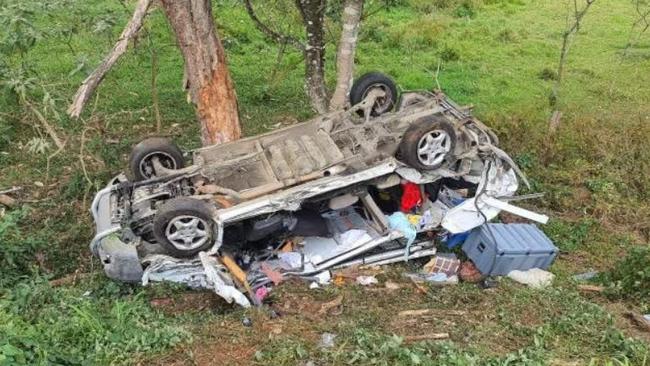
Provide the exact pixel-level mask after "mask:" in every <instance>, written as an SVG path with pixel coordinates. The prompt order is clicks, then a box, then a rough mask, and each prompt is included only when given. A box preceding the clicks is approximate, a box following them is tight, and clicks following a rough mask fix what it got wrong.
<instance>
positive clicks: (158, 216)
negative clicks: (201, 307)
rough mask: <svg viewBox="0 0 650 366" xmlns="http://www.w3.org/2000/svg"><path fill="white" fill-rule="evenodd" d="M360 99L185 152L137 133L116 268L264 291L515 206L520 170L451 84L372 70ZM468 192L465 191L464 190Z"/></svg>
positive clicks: (391, 252) (319, 277)
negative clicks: (401, 85) (427, 84)
mask: <svg viewBox="0 0 650 366" xmlns="http://www.w3.org/2000/svg"><path fill="white" fill-rule="evenodd" d="M350 96H351V104H352V107H351V108H350V109H348V110H345V111H338V112H332V113H329V114H326V115H321V116H318V117H316V118H314V119H312V120H310V121H307V122H304V123H300V124H296V125H293V126H290V127H287V128H283V129H279V130H276V131H273V132H270V133H267V134H263V135H260V136H254V137H249V138H245V139H242V140H239V141H234V142H230V143H225V144H221V145H215V146H209V147H204V148H201V149H198V150H195V151H193V152H192V153H191V161H192V163H191V164H189V165H188V164H186V161H185V157H184V155H183V153H182V152H181V151H180V150H179V149H178V147H176V146H175V145H174V144H173V143H171V142H170V141H169V140H167V139H162V138H152V139H147V140H145V141H143V142H141V143H140V144H138V145H136V146H135V147H134V149H133V151H132V154H131V157H130V161H129V167H130V174H129V175H130V177H129V178H127V177H126V175H124V174H121V175H119V176H118V177H116V178H115V179H114V180H113V181H112V182H110V184H109V185H108V186H107V187H106V188H104V189H103V190H101V191H100V192H98V193H97V195H96V197H95V199H94V201H93V204H92V213H93V217H94V219H95V222H96V226H97V235H96V236H95V237H94V238H93V240H92V242H91V245H90V247H91V250H92V252H93V254H94V255H96V256H97V257H98V258H100V260H101V261H102V263H103V265H104V269H105V272H106V273H107V275H108V276H109V277H111V278H113V279H116V280H120V281H130V282H143V283H144V284H146V283H148V282H149V281H159V280H168V281H175V282H182V283H186V284H188V285H190V286H192V287H203V288H210V289H212V290H214V291H216V292H217V293H218V294H219V295H221V296H222V297H224V298H225V299H226V300H228V301H229V302H232V301H233V300H234V301H236V302H237V303H239V304H241V305H243V306H249V305H250V304H251V301H252V302H253V303H259V302H260V301H261V299H262V297H263V296H262V295H260V290H261V289H264V291H262V292H263V293H266V291H267V289H268V288H269V286H270V285H271V284H273V283H278V282H279V281H280V280H281V279H282V278H285V277H300V278H305V279H308V280H311V281H325V282H326V281H327V279H328V277H329V275H328V273H329V270H330V269H333V268H338V267H344V266H349V265H380V264H387V263H393V262H398V261H403V260H409V259H412V258H419V257H424V256H431V255H433V254H435V253H436V247H435V240H434V238H435V236H432V235H427V233H429V232H432V231H438V232H440V231H446V232H449V233H462V232H466V231H468V230H471V229H472V228H474V227H477V226H480V225H481V224H483V223H485V222H487V221H489V220H491V219H492V218H494V217H495V216H496V215H497V214H498V213H499V211H500V210H508V211H510V212H512V213H515V214H519V215H523V216H526V217H528V218H530V219H533V220H537V221H542V222H543V221H545V220H546V218H545V217H543V216H541V215H537V214H534V213H531V212H529V211H526V210H524V209H522V208H519V207H515V206H513V205H511V204H509V203H508V202H507V198H508V197H511V196H513V195H514V194H515V192H516V190H517V187H518V179H517V176H519V177H520V178H521V179H522V181H524V182H525V177H523V175H522V174H521V172H520V171H519V170H518V168H517V167H516V165H515V163H514V162H513V161H512V159H510V157H508V155H507V154H506V153H505V152H503V151H502V150H500V149H499V148H498V147H497V145H498V139H497V137H496V136H495V135H494V134H493V132H492V131H491V130H490V129H489V128H488V127H486V126H485V125H484V124H483V123H481V122H480V121H479V120H477V119H476V118H474V117H472V115H471V113H470V112H471V111H470V110H469V109H467V108H462V107H460V106H458V105H456V104H455V103H454V102H452V101H451V100H450V99H448V98H447V97H446V96H445V95H443V94H442V93H439V92H428V91H411V92H402V93H401V94H399V93H398V89H397V87H396V85H395V84H394V82H393V81H392V80H390V79H389V78H388V77H386V76H384V75H382V74H378V73H370V74H366V75H364V76H363V77H361V78H359V79H358V80H357V81H356V82H355V83H354V86H353V88H352V91H351V95H350ZM459 189H461V190H462V191H464V192H465V194H464V195H463V196H459V195H458V193H457V192H458V190H459Z"/></svg>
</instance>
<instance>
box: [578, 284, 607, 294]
mask: <svg viewBox="0 0 650 366" xmlns="http://www.w3.org/2000/svg"><path fill="white" fill-rule="evenodd" d="M578 290H580V291H582V292H598V293H600V292H603V291H605V287H603V286H597V285H578Z"/></svg>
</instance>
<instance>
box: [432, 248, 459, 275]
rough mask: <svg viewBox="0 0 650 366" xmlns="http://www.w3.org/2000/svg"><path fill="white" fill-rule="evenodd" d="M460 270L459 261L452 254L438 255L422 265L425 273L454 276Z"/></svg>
mask: <svg viewBox="0 0 650 366" xmlns="http://www.w3.org/2000/svg"><path fill="white" fill-rule="evenodd" d="M459 269H460V260H458V258H456V255H455V254H453V253H449V254H438V255H436V256H435V257H433V258H431V260H430V261H429V262H428V263H427V264H425V265H424V271H425V272H427V273H438V272H441V273H445V274H447V275H448V276H454V275H456V274H457V273H458V270H459Z"/></svg>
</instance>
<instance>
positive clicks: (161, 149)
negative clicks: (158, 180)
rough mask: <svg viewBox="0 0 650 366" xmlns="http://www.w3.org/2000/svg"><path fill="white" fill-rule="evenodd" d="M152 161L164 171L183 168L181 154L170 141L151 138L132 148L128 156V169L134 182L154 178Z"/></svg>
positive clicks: (183, 162)
mask: <svg viewBox="0 0 650 366" xmlns="http://www.w3.org/2000/svg"><path fill="white" fill-rule="evenodd" d="M154 159H158V161H159V162H160V164H161V165H162V166H163V167H165V168H166V169H181V168H183V167H184V166H185V160H184V159H183V152H182V151H181V149H179V148H178V146H176V144H174V143H173V142H172V141H171V140H169V139H166V138H162V137H152V138H148V139H146V140H143V141H142V142H140V143H139V144H137V145H135V146H134V147H133V150H132V151H131V155H130V156H129V168H130V170H131V175H132V176H133V180H134V181H136V182H137V181H141V180H147V179H151V178H154V177H156V171H155V169H154V163H153V162H154Z"/></svg>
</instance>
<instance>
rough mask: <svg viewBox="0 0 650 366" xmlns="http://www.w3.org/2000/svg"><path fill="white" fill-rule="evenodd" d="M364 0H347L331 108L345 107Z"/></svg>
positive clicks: (344, 6)
mask: <svg viewBox="0 0 650 366" xmlns="http://www.w3.org/2000/svg"><path fill="white" fill-rule="evenodd" d="M363 1H364V0H345V4H344V5H343V26H342V30H341V40H340V41H339V49H338V52H337V55H336V88H335V89H334V94H333V95H332V99H331V100H330V110H331V111H334V110H339V109H343V108H345V106H346V105H347V102H348V95H349V94H350V87H352V80H353V78H354V55H355V52H356V49H357V39H358V36H359V24H360V23H361V14H362V13H363Z"/></svg>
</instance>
